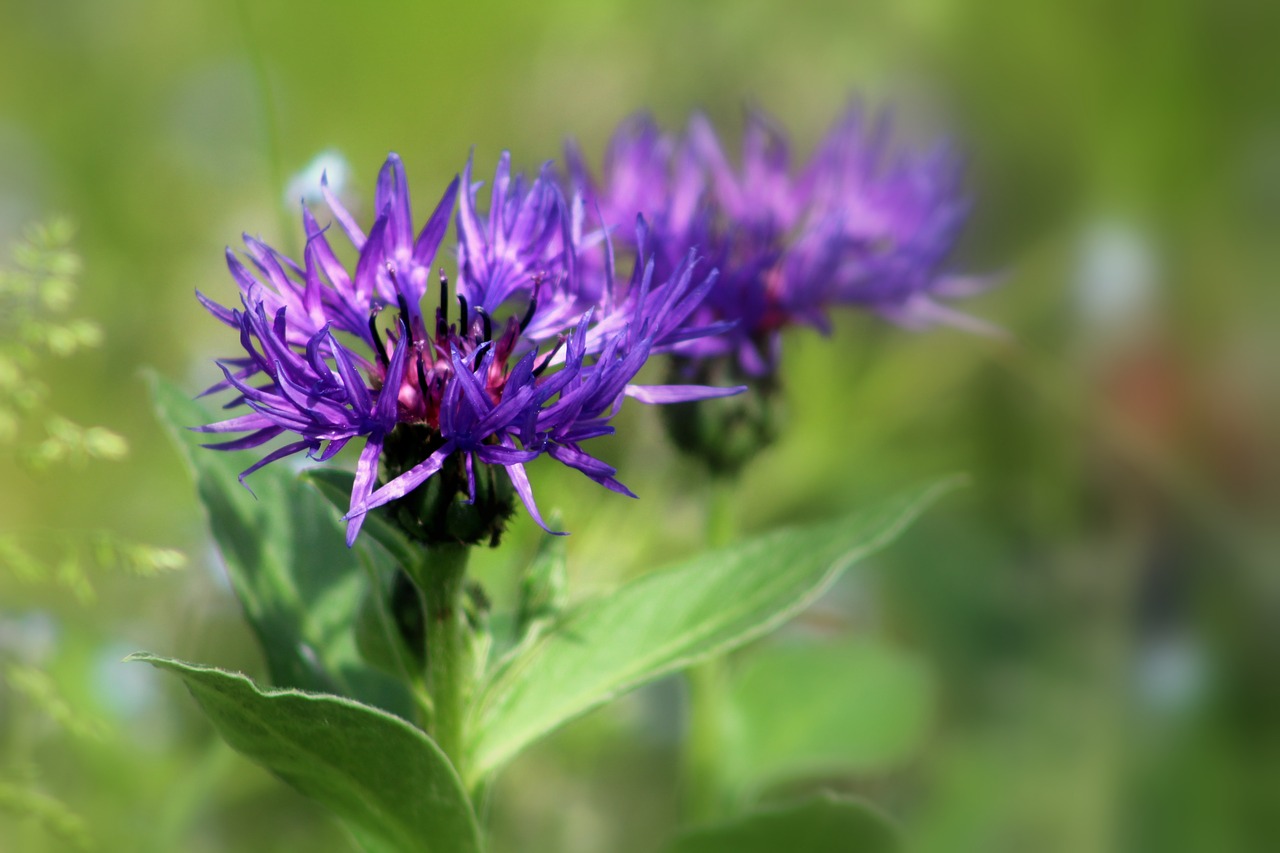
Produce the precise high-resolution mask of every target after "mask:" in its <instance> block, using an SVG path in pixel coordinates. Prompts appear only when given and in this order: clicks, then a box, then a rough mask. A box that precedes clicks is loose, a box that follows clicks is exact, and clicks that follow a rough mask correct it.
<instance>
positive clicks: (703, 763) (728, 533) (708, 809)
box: [683, 477, 737, 822]
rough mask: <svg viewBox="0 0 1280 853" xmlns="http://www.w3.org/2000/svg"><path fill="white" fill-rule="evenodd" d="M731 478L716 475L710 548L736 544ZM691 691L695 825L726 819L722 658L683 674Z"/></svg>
mask: <svg viewBox="0 0 1280 853" xmlns="http://www.w3.org/2000/svg"><path fill="white" fill-rule="evenodd" d="M733 485H734V482H733V480H732V479H730V478H724V477H715V478H713V479H712V482H711V493H710V495H709V496H708V499H707V546H708V547H709V548H712V549H714V548H722V547H724V546H725V545H728V544H729V543H730V542H731V541H733V537H734V533H735V530H736V528H737V525H736V520H735V518H734V514H733ZM685 684H686V687H687V689H688V692H689V707H688V729H687V731H686V732H685V741H684V754H683V764H684V768H683V771H684V792H685V811H686V815H685V816H686V818H687V819H688V820H689V821H691V822H704V821H710V820H715V819H716V818H719V817H722V816H723V815H724V812H725V809H726V806H727V797H726V793H727V790H726V789H727V787H728V786H727V785H726V780H725V778H724V755H725V743H724V734H725V731H724V730H725V718H726V717H727V715H728V693H727V688H728V673H727V670H726V668H725V663H724V659H723V658H712V659H710V660H708V661H705V662H703V663H700V664H698V665H697V666H692V667H690V668H689V669H688V671H687V672H686V673H685Z"/></svg>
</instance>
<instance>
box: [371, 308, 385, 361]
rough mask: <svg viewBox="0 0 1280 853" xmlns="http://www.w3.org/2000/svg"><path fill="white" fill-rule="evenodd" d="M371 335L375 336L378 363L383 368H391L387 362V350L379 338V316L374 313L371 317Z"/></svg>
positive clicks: (374, 343) (375, 353)
mask: <svg viewBox="0 0 1280 853" xmlns="http://www.w3.org/2000/svg"><path fill="white" fill-rule="evenodd" d="M369 334H371V335H373V353H374V355H375V356H377V359H378V363H379V364H381V365H382V366H383V367H390V362H388V361H387V349H386V347H384V346H383V345H382V338H380V337H379V336H378V315H377V313H376V312H375V313H373V314H370V315H369Z"/></svg>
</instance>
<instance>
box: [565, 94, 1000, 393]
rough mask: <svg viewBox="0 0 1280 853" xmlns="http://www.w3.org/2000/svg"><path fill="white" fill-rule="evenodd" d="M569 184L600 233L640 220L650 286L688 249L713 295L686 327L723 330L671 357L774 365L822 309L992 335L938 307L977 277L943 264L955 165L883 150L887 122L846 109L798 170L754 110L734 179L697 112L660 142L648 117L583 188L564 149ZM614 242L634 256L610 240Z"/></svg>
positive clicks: (960, 219)
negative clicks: (725, 324)
mask: <svg viewBox="0 0 1280 853" xmlns="http://www.w3.org/2000/svg"><path fill="white" fill-rule="evenodd" d="M566 160H567V163H568V167H569V184H570V185H571V186H572V187H573V188H574V189H575V191H576V192H578V193H580V194H581V195H582V197H583V199H584V202H585V209H586V211H587V214H588V215H589V216H590V217H591V218H592V222H593V224H594V225H595V226H598V228H597V231H607V230H608V229H611V228H615V227H618V226H625V225H626V223H628V222H630V221H631V220H632V219H634V217H635V216H636V215H637V214H638V213H639V214H643V215H644V217H645V218H646V219H648V220H649V222H650V223H651V229H650V245H649V246H647V247H643V249H644V250H645V251H648V252H651V253H652V256H653V258H654V259H655V261H656V263H657V265H658V266H657V276H658V277H659V278H660V279H661V278H662V277H664V276H665V275H666V274H667V272H668V271H669V270H670V269H671V268H672V267H673V266H674V265H675V264H676V263H677V262H678V261H679V260H680V259H681V258H683V257H685V256H686V253H687V252H689V250H690V249H692V248H695V247H696V248H697V249H698V251H699V252H700V253H701V254H702V255H703V258H704V260H703V263H704V264H705V265H706V267H707V268H717V269H718V270H719V273H720V277H719V282H718V283H717V285H716V286H715V288H713V289H712V291H711V293H710V294H709V295H708V296H707V298H706V299H705V301H704V302H703V304H702V307H701V308H700V309H699V312H698V313H697V315H696V317H695V319H696V320H697V321H698V322H701V323H703V324H709V323H713V322H718V321H730V322H732V323H733V325H732V327H731V328H730V330H729V331H727V332H724V333H721V334H718V335H714V336H702V337H699V338H698V339H696V340H694V341H691V342H689V343H687V344H684V345H682V346H680V347H678V348H677V352H678V353H679V354H681V355H683V356H686V357H688V358H689V359H693V360H702V359H706V358H711V357H715V356H726V355H727V356H731V357H733V359H734V361H735V363H736V365H737V367H738V369H739V370H740V372H741V373H742V374H744V375H747V376H756V377H758V376H763V375H765V374H768V373H771V372H772V371H773V369H774V368H775V367H776V366H777V357H778V355H777V347H778V341H779V332H780V330H781V329H782V328H784V327H786V326H788V325H792V324H802V325H808V326H813V327H815V328H817V329H820V330H823V331H825V330H827V329H828V328H829V320H828V317H827V311H828V310H829V309H830V308H832V307H834V306H839V305H853V306H858V307H862V308H865V309H868V310H871V311H874V312H876V313H877V314H879V315H881V316H883V317H885V318H886V319H889V320H891V321H893V322H895V323H898V324H900V325H903V326H906V327H910V328H920V327H924V326H928V325H931V324H935V323H949V324H952V325H957V326H962V327H965V328H968V329H971V330H975V331H984V332H991V331H995V330H994V329H993V328H992V327H990V326H988V325H986V324H985V323H983V322H981V321H979V320H976V319H974V318H971V317H969V316H967V315H964V314H961V313H959V312H957V311H955V310H953V309H952V308H950V307H948V306H947V305H946V304H945V302H946V301H947V300H950V299H953V298H959V297H964V296H969V295H971V294H974V293H977V292H979V291H981V290H983V289H985V288H986V287H988V286H990V285H991V284H992V283H993V279H991V278H990V277H975V276H965V275H955V274H952V273H951V272H949V271H948V269H947V263H946V262H947V258H948V256H949V255H950V253H951V251H952V248H953V247H954V245H955V242H956V240H957V237H958V235H959V232H960V230H961V228H962V227H963V225H964V222H965V219H966V217H967V215H968V212H969V201H968V199H967V198H966V197H965V195H964V194H963V192H962V188H961V180H960V178H961V162H960V158H959V157H958V156H957V155H956V154H955V153H954V152H953V151H952V150H951V148H950V147H949V146H947V145H945V144H939V145H938V146H936V147H935V148H934V149H933V150H931V151H928V152H925V153H917V152H911V151H896V152H890V150H889V127H888V121H887V120H886V119H884V118H879V119H876V120H868V119H867V117H866V116H865V115H864V114H863V111H862V110H861V109H859V108H857V107H851V108H850V109H849V110H848V111H847V112H846V113H845V114H844V115H843V116H842V117H841V118H840V120H839V121H837V122H836V124H835V126H834V127H833V128H832V130H831V131H830V132H829V133H828V134H827V136H826V138H825V139H824V140H823V142H822V143H821V144H820V145H819V147H818V149H817V151H816V152H815V154H814V155H813V157H812V158H811V159H810V161H809V162H808V163H807V164H806V165H805V166H804V167H803V168H801V169H799V170H793V168H792V165H791V153H790V148H789V145H788V143H787V140H786V137H785V135H784V134H783V132H782V131H781V130H780V129H779V128H778V127H777V125H776V124H775V123H774V122H773V121H772V120H771V119H769V118H768V117H767V116H765V115H763V114H762V113H759V112H752V113H750V114H749V115H748V117H747V125H746V130H745V133H744V135H743V144H742V158H741V163H740V166H739V167H738V168H734V166H733V165H732V164H731V163H730V161H729V158H728V157H727V156H726V154H725V152H724V149H723V147H722V146H721V144H720V141H719V139H718V138H717V137H716V134H715V132H714V130H713V129H712V128H711V125H710V124H709V122H708V121H707V120H706V118H705V117H703V116H701V115H695V116H694V117H693V118H692V119H691V121H690V122H689V125H688V128H687V130H686V132H685V133H684V134H683V135H681V136H679V137H675V136H672V135H669V134H665V133H663V132H662V131H661V130H659V128H658V127H657V126H656V125H655V124H654V122H653V121H652V119H650V118H649V117H647V116H638V117H634V118H631V119H629V120H628V121H626V122H624V123H623V124H622V126H621V127H620V128H619V129H618V130H617V132H616V133H615V135H614V137H613V140H612V142H611V144H610V146H609V149H608V152H607V155H606V157H605V162H604V167H603V172H602V179H601V180H599V181H597V180H595V179H594V178H593V177H592V176H591V174H590V172H589V170H588V168H587V166H586V164H585V162H584V159H583V158H582V156H581V154H580V153H579V152H578V150H577V149H576V147H574V146H573V145H572V144H571V145H570V146H569V147H568V149H567V156H566ZM614 238H615V239H616V240H617V241H618V242H619V243H620V244H621V245H624V246H626V247H628V248H630V249H632V250H640V249H642V247H641V246H640V245H639V244H638V243H637V242H633V241H631V240H630V238H629V233H628V232H626V231H625V230H620V231H618V232H616V233H615V234H614Z"/></svg>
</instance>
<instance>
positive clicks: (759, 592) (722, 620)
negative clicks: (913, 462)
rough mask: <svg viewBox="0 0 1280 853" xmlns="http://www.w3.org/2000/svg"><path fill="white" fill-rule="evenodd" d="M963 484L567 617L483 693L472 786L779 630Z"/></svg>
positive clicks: (706, 559) (766, 544)
mask: <svg viewBox="0 0 1280 853" xmlns="http://www.w3.org/2000/svg"><path fill="white" fill-rule="evenodd" d="M956 484H957V480H956V479H955V478H952V479H949V480H946V481H943V482H940V483H937V484H934V485H930V486H928V487H926V488H923V489H918V490H915V491H912V492H910V493H908V494H905V495H901V496H899V497H896V498H894V499H892V500H889V501H887V502H886V503H885V504H883V505H882V506H880V507H878V508H876V509H873V510H868V511H865V512H861V513H858V514H857V515H854V516H852V517H851V518H848V519H845V520H841V521H838V522H833V523H827V524H823V525H818V526H814V527H806V528H796V529H790V530H781V531H778V532H775V533H770V534H768V535H765V536H762V537H759V538H757V539H753V540H751V541H748V542H746V543H742V544H738V545H735V546H733V547H730V548H726V549H723V550H720V551H715V552H711V553H707V554H703V555H701V556H698V557H695V558H694V559H692V560H689V561H688V562H686V563H683V564H681V565H678V566H675V567H673V568H669V569H665V570H661V571H657V572H653V573H651V574H648V575H645V576H644V577H641V578H639V579H637V580H635V581H633V582H631V583H629V584H627V585H625V586H623V587H621V588H620V589H618V590H617V591H616V592H614V593H612V594H611V595H608V596H605V597H603V598H600V599H597V600H593V601H591V602H588V603H586V604H584V605H582V606H580V607H579V608H577V609H576V610H571V611H569V612H568V613H566V614H565V615H564V616H563V617H562V618H561V619H560V620H559V621H558V622H557V624H556V625H555V627H554V629H552V630H549V631H547V632H545V633H543V634H542V636H541V637H540V638H539V639H538V641H537V642H536V643H534V644H532V645H531V646H530V647H529V648H528V649H527V650H525V651H524V652H523V653H522V654H520V655H518V656H516V657H514V658H513V659H511V660H510V661H508V662H507V663H506V664H505V665H504V666H502V667H500V668H498V669H497V670H495V672H494V674H493V675H492V676H491V677H490V679H489V680H488V682H487V683H486V685H485V686H484V688H483V689H482V690H481V692H480V693H479V695H478V698H477V701H476V702H475V704H474V705H473V707H472V715H471V718H470V726H469V731H470V752H469V755H470V761H469V763H468V765H467V766H468V768H469V770H470V772H471V773H473V774H474V776H472V777H471V778H469V779H468V782H469V783H474V782H476V781H479V779H481V778H482V777H483V776H484V774H485V773H487V772H490V771H492V770H495V769H497V768H498V767H499V766H501V765H502V764H503V763H504V762H506V761H508V760H509V759H511V758H512V757H513V756H514V755H515V754H516V753H517V752H519V751H520V750H521V749H523V748H524V747H525V746H527V745H528V744H529V743H530V742H531V741H533V740H535V739H536V738H539V737H541V736H542V735H544V734H546V733H547V732H549V731H551V730H553V729H555V728H556V727H558V726H560V725H562V724H563V723H565V722H566V721H567V720H570V719H573V718H574V717H577V716H579V715H581V714H583V713H585V712H586V711H589V710H591V709H592V708H595V707H597V706H599V705H601V704H603V703H605V702H607V701H609V700H610V699H612V698H614V697H615V696H618V695H619V694H621V693H624V692H626V691H628V690H630V689H632V688H634V687H637V686H639V685H641V684H644V683H645V682H648V681H652V680H653V679H655V678H658V677H659V676H662V675H665V674H667V673H669V672H673V671H676V670H680V669H683V668H685V667H687V666H689V665H690V664H693V663H696V662H697V661H700V660H703V659H706V658H709V657H712V656H714V655H718V654H722V653H724V652H726V651H728V650H730V649H732V648H735V647H737V646H740V645H742V644H743V643H745V642H747V641H749V640H751V639H753V638H755V637H759V636H761V635H762V634H764V633H766V632H768V631H771V630H773V629H774V628H776V627H778V626H779V625H781V624H782V623H783V622H785V621H786V620H788V619H790V618H791V617H792V616H794V615H796V614H797V613H799V612H800V611H801V610H803V609H804V608H805V607H807V606H808V605H809V604H810V603H812V602H813V601H814V600H815V599H816V598H817V597H818V596H820V595H822V593H823V592H824V591H825V590H826V589H827V588H828V587H829V586H830V585H831V583H832V582H833V581H834V580H835V579H836V578H837V577H838V576H839V575H840V573H841V572H843V571H844V570H845V569H847V568H848V567H849V566H851V565H853V564H854V563H856V562H858V561H859V560H861V559H863V558H864V557H866V556H867V555H869V554H871V553H872V552H874V551H875V550H877V549H878V548H882V547H884V546H885V545H887V544H888V543H889V542H891V541H892V540H893V538H894V537H895V536H897V535H898V534H899V533H900V532H901V531H902V530H903V529H905V528H906V526H907V525H908V524H909V523H910V522H911V520H912V519H914V518H915V517H916V516H917V515H918V514H919V513H920V512H921V511H922V510H923V509H924V507H926V506H928V505H929V504H930V503H932V502H933V501H934V500H936V499H937V497H938V496H939V495H941V494H942V493H944V492H946V491H948V490H950V489H951V488H953V487H954V486H955V485H956Z"/></svg>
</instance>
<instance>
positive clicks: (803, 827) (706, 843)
mask: <svg viewBox="0 0 1280 853" xmlns="http://www.w3.org/2000/svg"><path fill="white" fill-rule="evenodd" d="M901 849H902V844H901V842H900V841H899V840H898V837H897V832H896V831H895V830H894V828H893V825H892V824H890V823H889V821H888V820H887V819H886V818H885V817H884V816H883V815H881V814H880V813H879V812H878V811H876V810H875V809H873V808H872V807H871V806H869V805H866V804H865V803H861V802H859V801H857V800H850V799H845V798H841V797H836V796H832V795H824V796H821V797H814V798H813V799H809V800H805V801H803V802H801V803H798V804H796V805H791V806H786V807H783V808H777V809H762V810H760V811H757V812H753V813H751V814H748V815H744V816H742V817H739V818H735V819H733V820H731V821H726V822H724V823H718V824H714V825H711V826H705V827H698V828H695V829H692V830H689V831H686V832H684V833H682V834H681V835H680V836H679V837H678V838H676V840H675V841H674V842H673V843H672V844H670V845H669V846H668V847H667V850H666V853H777V851H779V850H795V851H797V853H799V851H803V853H896V851H898V850H901Z"/></svg>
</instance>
